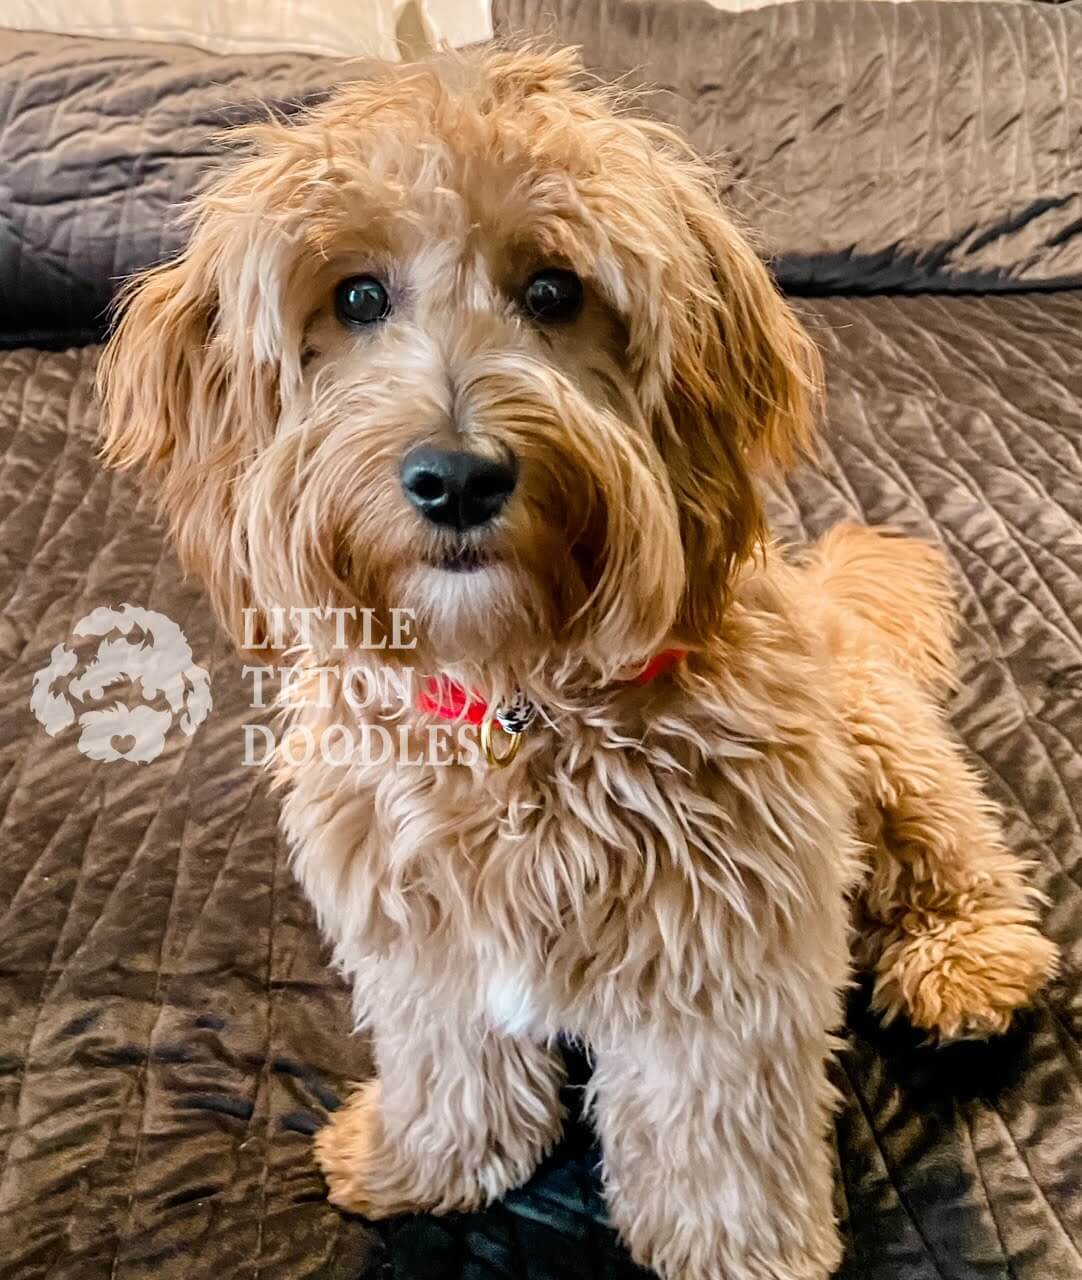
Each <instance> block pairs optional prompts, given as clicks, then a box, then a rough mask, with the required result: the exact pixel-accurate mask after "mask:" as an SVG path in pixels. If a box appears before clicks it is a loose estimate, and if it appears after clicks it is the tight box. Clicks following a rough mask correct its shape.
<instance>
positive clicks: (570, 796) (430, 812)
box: [285, 675, 857, 1038]
mask: <svg viewBox="0 0 1082 1280" xmlns="http://www.w3.org/2000/svg"><path fill="white" fill-rule="evenodd" d="M789 679H790V676H789V675H787V676H786V680H787V682H788V681H789ZM770 683H771V682H770V681H768V682H767V684H770ZM797 687H799V686H797ZM787 693H788V697H787V700H786V701H785V702H784V704H783V705H784V707H785V712H784V717H782V716H781V715H778V714H776V713H775V712H774V711H773V710H772V708H771V700H772V699H774V698H775V696H776V690H773V689H772V688H769V687H768V688H765V689H763V690H762V691H760V696H756V695H755V691H754V690H752V691H750V692H749V691H748V690H747V689H745V690H744V695H743V698H742V702H741V704H740V705H739V706H733V705H729V706H726V705H725V704H724V702H723V701H721V700H719V702H718V704H717V705H716V706H712V707H703V706H701V705H698V706H695V707H693V708H692V707H688V706H680V705H679V704H678V703H673V704H670V705H669V706H668V707H667V708H666V709H665V711H664V713H663V714H659V715H658V716H657V718H656V719H654V720H652V721H651V722H650V723H641V724H639V725H638V726H625V728H632V729H633V731H634V732H635V735H636V736H635V741H637V743H638V745H628V737H627V736H626V735H625V734H620V735H617V734H614V733H606V732H604V731H602V730H598V729H596V728H594V729H589V730H588V729H586V728H584V727H583V726H581V725H577V726H573V727H572V728H571V731H570V732H568V733H566V734H563V735H562V734H561V733H560V732H559V730H558V729H548V728H546V729H544V730H543V731H542V732H541V733H539V734H537V735H536V736H533V737H532V740H531V742H530V746H529V747H528V749H527V752H524V753H523V756H524V758H523V759H522V761H521V762H517V763H516V766H515V767H514V768H513V769H509V770H507V771H505V772H502V773H498V772H490V773H486V772H484V771H483V769H481V770H469V769H466V768H461V769H442V770H435V769H433V770H430V771H426V770H418V769H398V770H387V771H384V772H383V773H381V774H380V775H379V776H376V777H370V778H358V777H351V776H349V775H347V774H346V773H345V771H343V770H332V769H329V768H320V767H318V766H311V767H308V768H306V770H304V771H303V772H302V774H301V775H300V776H298V777H296V778H295V779H294V789H293V792H292V794H291V796H290V798H289V800H288V801H287V804H286V808H285V823H286V827H287V831H288V833H289V834H290V836H291V838H292V842H293V846H294V849H295V865H296V869H297V873H298V875H299V877H300V879H301V881H302V883H303V884H304V886H305V889H306V891H307V892H308V894H309V896H310V898H311V899H312V901H313V903H314V904H315V906H316V909H317V912H318V914H319V917H320V921H321V924H322V926H323V928H324V930H325V932H326V933H327V934H328V935H329V937H330V938H331V940H332V941H333V942H334V944H335V949H336V959H337V961H338V963H339V964H340V965H341V966H342V968H343V969H344V970H345V971H346V972H347V973H349V974H351V975H352V976H353V978H354V983H355V989H356V992H357V1000H358V1013H359V1014H360V1015H361V1016H362V1017H363V1015H364V1013H365V1011H366V1007H367V1006H368V1005H369V1004H370V1002H371V1001H384V1000H400V1001H401V1000H407V1001H409V1000H414V1001H417V1002H420V1004H422V1005H423V1004H426V1003H428V1002H433V1001H436V1002H438V1001H442V1002H444V1003H446V1002H448V1001H451V1002H453V1003H454V1004H456V1005H459V1006H467V1007H465V1008H464V1009H463V1011H464V1012H465V1013H466V1014H467V1016H469V1017H471V1018H474V1019H476V1020H477V1022H478V1023H479V1024H481V1025H489V1026H492V1027H495V1028H498V1029H500V1030H502V1031H504V1032H507V1033H512V1034H528V1033H529V1034H555V1033H556V1032H558V1031H569V1032H571V1033H573V1034H577V1035H582V1036H584V1037H587V1038H589V1037H590V1035H591V1028H592V1027H594V1026H595V1025H600V1024H602V1023H605V1024H606V1025H609V1024H610V1022H611V1018H612V1016H613V1015H614V1014H615V1015H617V1016H618V1017H619V1016H621V1015H622V1016H623V1017H625V1018H627V1019H629V1020H634V1019H637V1018H639V1017H641V1016H642V1015H643V1013H644V1012H647V1013H648V1014H649V1016H651V1017H657V1016H659V1015H660V1014H663V1013H664V1012H665V1011H669V1012H672V1011H674V1010H676V1009H678V1008H680V1007H683V1008H684V1009H685V1010H686V1009H688V1008H691V1009H695V1008H698V1009H702V1010H710V1011H716V1010H717V1007H718V1005H719V1004H724V1005H727V1006H732V1007H737V1006H739V1007H740V1008H741V1009H742V1010H744V1011H747V1009H748V1007H749V1002H750V1003H751V1004H753V1003H754V1002H755V1001H756V1000H757V999H759V998H760V994H759V992H760V989H762V990H765V989H766V985H767V984H762V983H759V982H757V980H756V975H760V976H761V975H763V974H764V973H765V971H766V970H768V969H770V968H773V967H778V968H779V969H786V970H789V971H792V970H793V969H794V968H795V969H797V970H800V969H801V968H803V967H805V966H806V967H807V968H808V969H809V970H810V969H812V968H814V969H816V970H818V971H819V972H824V971H825V972H830V973H834V974H836V977H837V981H839V982H840V981H841V980H842V979H843V977H844V972H845V965H846V948H845V918H844V917H845V905H844V898H845V890H846V888H847V887H848V885H849V883H851V881H852V878H853V876H854V874H855V867H856V861H857V860H856V857H855V854H854V849H855V844H854V841H853V837H852V826H853V823H852V808H853V800H852V791H851V787H850V779H851V776H852V769H851V761H850V759H849V753H848V748H847V744H846V742H845V738H844V734H843V733H842V732H841V731H840V729H839V728H838V726H837V725H836V724H835V723H834V719H833V711H832V708H831V707H830V705H829V703H828V701H827V700H826V699H824V698H823V697H822V696H821V694H820V693H818V692H817V691H816V687H815V682H808V681H807V680H805V681H804V692H803V693H801V694H798V693H796V692H794V685H793V684H789V687H788V690H787ZM811 797H814V802H812V801H811ZM817 1016H818V1015H817Z"/></svg>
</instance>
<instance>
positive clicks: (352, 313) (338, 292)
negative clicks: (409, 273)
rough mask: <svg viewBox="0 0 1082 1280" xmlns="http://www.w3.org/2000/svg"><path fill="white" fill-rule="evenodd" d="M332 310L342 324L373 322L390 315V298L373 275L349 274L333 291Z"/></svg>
mask: <svg viewBox="0 0 1082 1280" xmlns="http://www.w3.org/2000/svg"><path fill="white" fill-rule="evenodd" d="M334 312H335V315H337V317H338V319H339V320H341V321H342V323H343V324H352V325H358V324H375V323H376V321H377V320H386V318H387V317H388V316H389V315H390V313H391V300H390V298H388V296H387V290H386V289H385V288H384V287H383V285H382V284H380V282H379V281H378V280H377V279H376V277H375V276H350V277H349V279H348V280H343V281H342V282H341V283H340V284H339V285H338V287H337V289H335V291H334Z"/></svg>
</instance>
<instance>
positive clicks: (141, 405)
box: [98, 229, 274, 644]
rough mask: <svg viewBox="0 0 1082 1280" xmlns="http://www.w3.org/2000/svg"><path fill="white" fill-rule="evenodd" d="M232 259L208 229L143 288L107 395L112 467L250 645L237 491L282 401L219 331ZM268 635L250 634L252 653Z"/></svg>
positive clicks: (106, 445)
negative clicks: (150, 503) (138, 483)
mask: <svg viewBox="0 0 1082 1280" xmlns="http://www.w3.org/2000/svg"><path fill="white" fill-rule="evenodd" d="M220 248H221V246H220V245H218V244H216V242H215V239H214V237H213V235H212V234H211V233H210V232H208V231H207V230H206V229H203V230H201V231H199V232H197V234H196V237H195V238H194V240H193V242H192V244H191V246H190V247H189V249H188V250H187V251H186V252H185V254H184V255H183V256H182V257H181V258H180V259H179V260H178V261H176V262H175V263H173V264H171V265H168V266H164V267H158V268H156V269H154V270H152V271H149V272H147V273H146V274H144V275H143V276H141V277H137V278H136V279H135V280H133V281H132V283H131V284H130V286H129V287H128V288H127V290H126V291H125V292H124V294H123V295H122V298H121V305H122V307H123V312H122V316H121V319H120V322H119V324H118V325H117V327H116V330H115V332H114V334H113V336H112V338H111V340H110V342H109V345H108V347H107V348H106V351H105V354H104V356H103V358H102V362H101V366H100V369H99V374H98V387H99V393H100V396H101V402H102V427H101V437H102V455H103V457H104V460H105V461H106V462H107V463H108V464H109V465H111V466H115V467H122V468H133V469H138V470H139V471H140V472H141V473H142V474H143V476H144V477H145V478H146V479H147V480H148V481H149V482H150V484H151V485H152V486H153V487H154V488H155V490H156V492H157V498H158V505H159V507H160V509H161V511H162V513H163V514H164V515H165V516H166V518H167V519H168V521H169V523H170V526H171V529H172V532H173V535H174V538H175V543H176V546H177V550H178V554H179V555H180V558H181V562H182V564H183V565H184V568H185V569H186V570H187V571H188V572H191V573H194V574H196V575H197V576H198V577H199V578H201V579H202V580H203V582H204V583H205V584H206V586H207V589H208V591H209V592H210V596H211V600H212V602H213V604H214V607H215V609H216V611H217V613H218V616H219V617H220V618H221V620H222V622H223V623H224V625H225V626H226V627H227V629H228V630H229V631H230V633H231V634H232V636H233V638H234V639H235V640H236V642H237V643H238V644H241V643H243V638H244V617H243V612H242V611H243V610H244V609H246V608H248V607H250V605H251V600H250V597H249V591H248V586H247V582H246V579H245V577H244V575H243V573H242V572H241V571H240V568H239V566H238V564H237V559H236V556H235V554H234V551H233V547H232V545H231V529H232V522H233V502H232V489H233V486H234V484H235V482H236V478H237V476H238V474H239V470H240V463H241V459H242V458H243V456H244V454H245V452H246V451H249V450H250V449H251V448H252V445H253V440H252V435H251V433H252V432H253V431H256V432H259V431H265V430H266V429H267V424H268V423H269V422H271V421H273V416H272V415H273V402H274V389H273V383H272V380H271V378H270V376H269V373H268V372H267V371H266V370H265V369H260V368H259V367H258V366H257V365H256V364H255V363H254V362H252V361H250V360H244V359H243V358H242V357H241V356H240V355H239V353H238V352H237V351H236V350H235V348H234V347H233V346H232V345H231V344H228V343H227V342H226V341H225V339H224V337H223V335H222V334H221V333H220V332H219V331H218V330H219V319H220V317H219V285H218V277H217V270H216V266H217V261H216V260H217V259H219V257H220V253H219V250H220ZM259 634H260V627H259V626H258V625H257V626H256V627H255V628H254V630H253V628H252V627H251V626H249V629H248V640H249V641H251V640H252V639H253V638H255V639H256V641H257V642H258V638H259Z"/></svg>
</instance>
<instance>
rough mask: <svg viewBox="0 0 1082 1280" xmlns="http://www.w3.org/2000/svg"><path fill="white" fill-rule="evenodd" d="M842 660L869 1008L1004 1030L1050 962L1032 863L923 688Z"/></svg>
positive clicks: (919, 1022)
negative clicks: (1008, 835)
mask: <svg viewBox="0 0 1082 1280" xmlns="http://www.w3.org/2000/svg"><path fill="white" fill-rule="evenodd" d="M840 666H841V668H842V671H841V672H840V675H841V677H842V679H843V683H844V694H845V697H846V711H847V716H848V719H849V723H850V728H851V731H852V733H853V736H854V739H855V742H856V748H857V751H858V754H859V756H860V758H861V760H862V762H863V765H864V776H865V780H866V784H867V788H868V792H867V800H866V805H865V810H864V815H863V817H864V834H865V835H866V837H867V839H868V842H869V844H870V846H871V863H872V865H871V874H870V877H869V878H868V880H867V882H866V885H865V889H864V893H863V897H862V901H861V904H860V907H861V908H862V911H859V910H858V925H857V932H858V936H857V959H858V962H863V963H864V964H866V965H867V966H869V967H871V968H872V969H873V970H874V974H875V988H874V1004H875V1006H876V1007H877V1008H878V1009H879V1010H880V1011H881V1012H882V1014H883V1015H884V1017H885V1018H886V1019H887V1020H889V1019H891V1018H894V1017H896V1016H897V1015H898V1014H905V1015H906V1016H908V1018H909V1020H910V1021H911V1022H912V1023H913V1024H914V1025H915V1026H917V1027H920V1028H922V1029H924V1030H927V1031H929V1032H931V1033H932V1034H934V1035H936V1036H937V1037H940V1038H943V1039H950V1038H954V1037H964V1036H982V1035H989V1034H994V1033H997V1032H1001V1031H1004V1030H1006V1028H1007V1026H1008V1024H1009V1023H1010V1020H1011V1016H1012V1015H1013V1013H1014V1012H1015V1010H1017V1009H1019V1008H1021V1007H1023V1006H1024V1005H1026V1004H1028V1003H1029V1001H1030V1000H1031V999H1032V997H1033V996H1034V994H1035V993H1036V992H1037V991H1038V990H1039V989H1040V988H1041V987H1042V986H1043V985H1044V983H1045V981H1046V980H1047V979H1048V978H1049V977H1050V976H1051V975H1052V974H1053V973H1054V971H1055V968H1056V950H1055V947H1054V946H1053V944H1052V943H1051V942H1050V941H1049V940H1048V939H1047V938H1045V937H1044V936H1042V934H1041V933H1040V931H1039V928H1038V905H1039V902H1040V895H1039V894H1038V893H1037V892H1036V890H1035V889H1034V888H1033V887H1032V886H1031V885H1030V883H1029V881H1028V878H1027V872H1028V870H1029V868H1028V866H1027V864H1026V863H1025V862H1023V861H1022V860H1021V859H1019V858H1018V857H1016V856H1015V855H1014V854H1012V853H1011V852H1010V850H1008V848H1007V847H1006V844H1005V842H1004V838H1003V831H1002V826H1001V819H1000V814H999V812H998V810H997V808H996V806H995V804H994V803H993V802H992V801H991V799H990V798H989V797H988V796H987V795H986V794H985V793H984V791H983V789H982V786H981V783H980V780H979V778H978V776H977V774H976V772H975V771H974V770H973V769H972V768H971V767H970V765H969V764H968V763H967V762H966V760H965V759H964V756H963V753H962V750H961V747H960V746H959V744H958V743H957V742H956V741H955V740H954V739H953V737H952V735H951V733H950V730H949V728H948V726H947V724H946V722H945V717H944V716H943V714H942V712H941V711H940V710H939V708H938V707H937V706H936V705H935V703H934V702H933V700H932V699H931V698H930V697H929V695H928V694H927V693H926V692H925V691H924V690H922V689H920V688H919V687H918V686H917V684H916V683H915V681H914V680H912V679H911V678H910V677H909V676H908V675H907V674H906V673H905V672H903V671H900V670H892V669H890V668H889V667H886V666H884V665H881V664H879V663H876V662H874V661H866V662H862V661H860V660H859V659H853V660H851V661H849V662H846V661H844V660H843V662H842V663H841V664H840Z"/></svg>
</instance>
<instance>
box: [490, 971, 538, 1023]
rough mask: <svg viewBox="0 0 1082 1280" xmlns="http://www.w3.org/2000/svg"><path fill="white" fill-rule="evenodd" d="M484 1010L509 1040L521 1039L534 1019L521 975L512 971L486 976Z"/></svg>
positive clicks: (529, 995)
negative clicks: (516, 1037) (512, 1038)
mask: <svg viewBox="0 0 1082 1280" xmlns="http://www.w3.org/2000/svg"><path fill="white" fill-rule="evenodd" d="M485 1008H486V1010H487V1011H488V1016H489V1018H491V1020H492V1022H493V1023H494V1024H495V1025H496V1026H497V1027H498V1028H499V1029H500V1030H501V1031H502V1032H504V1033H505V1034H506V1035H510V1036H521V1035H525V1034H526V1033H527V1032H528V1031H529V1030H530V1029H531V1028H532V1027H533V1025H534V1021H535V1019H536V1009H535V1006H534V1001H533V996H532V995H531V992H530V988H529V985H528V984H527V982H526V980H525V978H523V976H522V974H521V973H516V972H514V971H513V970H503V971H500V970H494V971H493V973H492V974H491V975H490V977H489V979H488V985H487V987H486V988H485Z"/></svg>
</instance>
